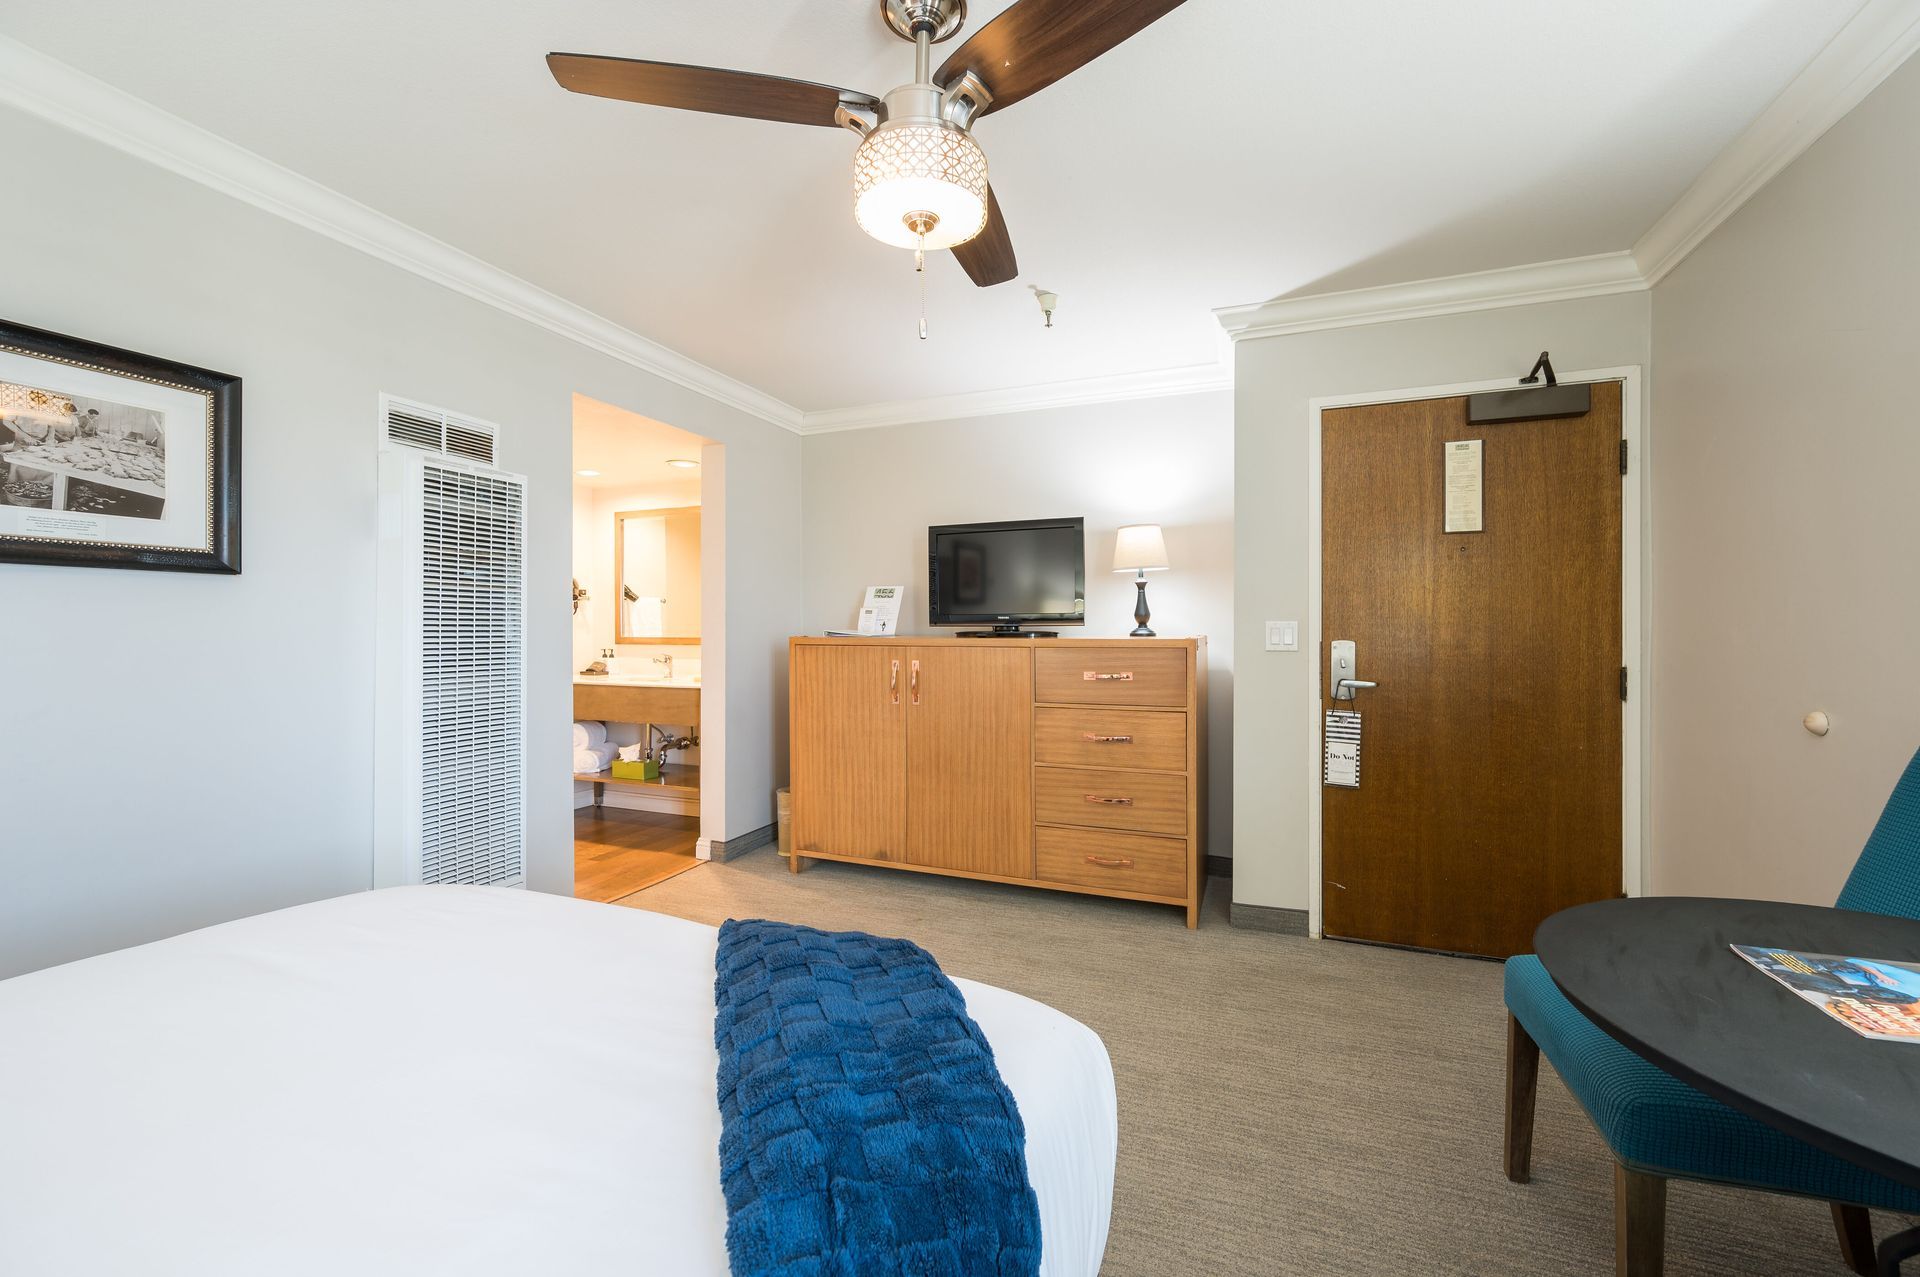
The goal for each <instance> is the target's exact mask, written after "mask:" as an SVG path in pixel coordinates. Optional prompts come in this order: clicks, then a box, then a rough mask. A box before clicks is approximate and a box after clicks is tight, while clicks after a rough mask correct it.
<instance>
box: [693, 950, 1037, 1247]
mask: <svg viewBox="0 0 1920 1277" xmlns="http://www.w3.org/2000/svg"><path fill="white" fill-rule="evenodd" d="M715 966H716V968H717V972H718V976H717V979H716V980H715V982H714V1004H715V1014H714V1026H713V1037H714V1043H715V1044H716V1045H717V1046H718V1047H719V1048H720V1078H719V1082H720V1117H721V1131H720V1178H721V1186H722V1187H723V1188H724V1189H725V1191H726V1198H727V1254H728V1257H729V1258H730V1259H731V1261H732V1266H733V1274H734V1277H878V1275H881V1274H889V1273H899V1274H911V1275H912V1277H974V1275H975V1274H981V1275H984V1274H992V1275H993V1277H1016V1275H1020V1274H1033V1273H1036V1272H1038V1271H1039V1267H1040V1208H1039V1203H1038V1202H1037V1201H1036V1199H1035V1198H1034V1195H1033V1188H1032V1186H1031V1185H1030V1184H1029V1183H1028V1182H1027V1155H1026V1128H1025V1127H1024V1126H1022V1125H1021V1122H1020V1112H1019V1109H1018V1108H1016V1107H1015V1105H1014V1101H1013V1094H1012V1092H1010V1091H1008V1090H1007V1087H1006V1084H1005V1083H1004V1082H1002V1081H1001V1080H1000V1071H999V1069H997V1068H996V1067H995V1066H994V1062H993V1050H992V1048H991V1047H989V1046H988V1045H987V1040H986V1038H985V1037H984V1036H983V1035H982V1034H981V1032H980V1026H978V1025H977V1024H975V1023H974V1022H973V1021H972V1020H971V1019H970V1018H968V1016H967V1008H966V1002H965V1000H964V999H963V998H962V997H961V996H960V991H959V990H958V989H956V988H954V986H953V982H952V981H951V980H948V979H947V977H946V976H945V975H944V974H943V973H942V972H941V970H940V967H939V964H938V963H936V962H934V960H933V957H932V956H931V955H930V954H928V953H927V951H926V950H924V949H922V948H920V947H919V946H918V945H916V944H912V943H910V942H909V941H906V940H889V939H884V938H881V937H879V936H870V935H866V934H863V933H861V932H857V931H842V932H831V931H815V930H814V929H813V928H811V927H797V926H793V925H790V924H788V923H782V922H766V921H760V920H754V921H747V922H740V921H729V922H728V923H727V924H726V925H725V926H723V927H721V928H720V951H719V954H718V957H717V958H716V960H715Z"/></svg>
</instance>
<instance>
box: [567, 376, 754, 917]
mask: <svg viewBox="0 0 1920 1277" xmlns="http://www.w3.org/2000/svg"><path fill="white" fill-rule="evenodd" d="M709 449H714V450H716V451H717V447H716V445H714V444H712V442H711V441H710V440H708V439H705V438H703V437H702V436H700V435H696V434H692V433H690V432H688V431H685V430H681V429H678V428H677V427H674V426H671V425H668V424H666V423H665V422H661V421H655V420H653V419H651V418H649V417H644V416H642V415H640V414H639V413H635V412H631V411H628V410H627V409H624V408H620V407H617V406H616V405H613V404H609V403H603V402H600V401H599V400H595V399H590V398H587V397H586V396H584V395H575V396H574V399H573V461H574V481H573V585H572V599H573V655H572V659H573V710H574V714H573V717H574V723H573V780H574V894H575V895H576V896H578V897H580V898H582V899H588V900H600V901H615V900H621V899H624V898H626V897H628V896H631V895H633V894H634V893H635V892H638V891H644V890H645V889H647V888H648V887H652V886H655V885H657V884H659V883H661V882H664V881H666V880H667V879H669V878H673V877H676V876H678V875H679V874H681V873H685V872H687V871H689V870H692V869H695V868H697V867H698V866H699V865H700V864H701V861H700V859H699V858H698V847H699V838H700V817H701V796H702V785H701V753H702V748H703V746H706V745H708V742H707V741H706V738H705V734H704V732H703V724H702V714H701V701H702V694H703V689H704V686H705V682H706V680H705V677H704V675H705V670H706V666H707V659H708V657H709V655H710V652H709V643H708V640H707V636H706V634H705V632H704V627H703V623H702V612H703V608H704V606H705V603H704V601H703V588H702V587H703V577H704V576H705V575H706V571H707V569H708V568H709V567H710V566H711V565H710V564H708V563H707V561H706V548H707V546H708V544H709V543H710V542H711V543H719V542H718V540H717V538H716V537H714V536H710V535H709V534H708V532H707V530H706V529H705V528H704V527H703V518H704V516H705V515H706V514H707V512H708V511H707V506H708V504H709V502H708V500H707V498H708V497H709V496H710V495H711V494H710V493H708V491H707V480H706V477H705V473H704V472H705V469H706V460H707V455H708V450H709ZM714 655H717V654H714Z"/></svg>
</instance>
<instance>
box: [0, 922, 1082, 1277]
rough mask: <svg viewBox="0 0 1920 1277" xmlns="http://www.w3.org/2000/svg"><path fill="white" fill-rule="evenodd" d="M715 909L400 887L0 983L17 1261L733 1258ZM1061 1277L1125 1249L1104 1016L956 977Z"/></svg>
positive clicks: (462, 1269) (201, 1265)
mask: <svg viewBox="0 0 1920 1277" xmlns="http://www.w3.org/2000/svg"><path fill="white" fill-rule="evenodd" d="M717 934H718V933H717V932H716V931H715V930H714V929H713V928H711V927H707V926H703V925H700V924H698V923H692V922H686V921H683V920H681V919H677V918H669V917H664V916H662V915H659V914H652V913H647V912H644V911H641V910H636V909H623V908H617V907H613V906H607V905H597V904H591V903H588V902H585V901H576V900H568V899H563V898H559V897H555V896H547V895H541V894H538V893H534V892H525V891H513V890H505V889H497V888H485V887H409V888H396V889H390V890H385V891H376V892H368V893H364V894H360V895H353V896H345V897H341V898H339V899H335V900H327V901H322V902H319V903H317V904H310V905H302V906H300V907H298V908H293V909H286V910H282V911H280V912H278V913H271V914H264V915H261V916H259V917H255V918H246V919H242V920H241V921H238V922H232V923H227V924H224V925H222V926H217V927H210V928H208V929H206V930H204V931H196V932H192V933H190V934H188V935H183V936H177V937H175V938H173V939H170V940H163V941H160V942H158V943H155V944H150V945H145V946H142V947H140V948H135V949H127V950H123V951H121V952H118V953H110V954H105V955H103V956H101V957H97V958H91V959H87V960H86V961H82V962H76V963H72V964H70V965H67V966H63V967H55V968H52V969H50V970H47V971H40V972H36V973H33V974H31V975H25V976H20V977H17V978H15V979H12V980H7V981H0V1097H4V1098H0V1272H5V1273H20V1274H40V1273H48V1274H52V1273H59V1274H62V1275H63V1277H94V1275H96V1274H126V1273H135V1272H138V1273H141V1274H149V1275H159V1274H187V1273H192V1274H195V1277H225V1275H227V1274H233V1275H239V1274H245V1275H246V1277H257V1275H258V1274H261V1273H274V1274H278V1275H283V1277H293V1275H296V1274H329V1275H334V1274H342V1273H353V1274H356V1275H358V1277H388V1275H392V1277H401V1275H403V1274H404V1275H406V1277H421V1275H424V1274H454V1273H458V1274H463V1275H472V1274H515V1275H516V1277H520V1275H524V1274H528V1273H536V1272H537V1273H551V1274H568V1275H571V1274H580V1275H587V1274H676V1275H677V1274H689V1275H699V1274H716V1275H719V1274H725V1273H726V1272H727V1254H726V1246H725V1240H724V1238H725V1229H726V1206H725V1203H724V1201H723V1200H722V1197H721V1192H720V1183H719V1160H718V1153H717V1142H718V1139H719V1134H720V1115H719V1110H718V1106H717V1103H716V1100H715V1089H714V1088H715V1083H714V1076H715V1069H716V1066H717V1062H718V1057H717V1055H716V1052H715V1048H714V1044H713V1017H714V1000H713V982H714V974H713V959H714V951H715V944H716V936H717ZM955 983H956V984H957V985H958V986H959V987H960V989H961V991H962V993H963V994H964V995H965V998H966V1001H967V1009H968V1011H969V1013H970V1014H971V1015H972V1016H973V1018H974V1020H975V1021H976V1022H977V1023H978V1024H979V1025H980V1028H981V1030H982V1031H983V1032H984V1033H985V1034H986V1036H987V1038H988V1039H989V1041H990V1042H991V1043H992V1045H993V1049H994V1053H995V1056H996V1058H997V1060H998V1063H999V1067H1000V1071H1001V1075H1002V1077H1003V1078H1004V1079H1005V1081H1006V1083H1007V1086H1008V1088H1009V1089H1010V1090H1011V1091H1012V1092H1013V1095H1014V1097H1015V1099H1016V1101H1017V1102H1018V1104H1019V1107H1020V1112H1021V1116H1022V1118H1023V1120H1024V1122H1025V1124H1026V1130H1027V1162H1028V1172H1029V1176H1030V1179H1031V1182H1032V1185H1033V1188H1034V1191H1035V1194H1036V1196H1037V1197H1038V1199H1039V1205H1040V1217H1041V1227H1042V1247H1043V1254H1044V1258H1043V1269H1042V1271H1043V1272H1045V1273H1046V1274H1048V1277H1090V1275H1091V1274H1093V1273H1095V1272H1097V1270H1098V1268H1099V1265H1100V1258H1101V1254H1102V1252H1103V1251H1104V1249H1105V1246H1106V1235H1107V1224H1108V1215H1109V1209H1110V1204H1111V1198H1112V1190H1113V1162H1114V1152H1115V1141H1116V1127H1115V1098H1114V1089H1113V1075H1112V1071H1111V1068H1110V1066H1109V1064H1108V1060H1107V1055H1106V1051H1105V1049H1104V1048H1103V1047H1102V1046H1101V1044H1100V1040H1099V1038H1097V1037H1096V1036H1095V1035H1094V1034H1093V1033H1092V1031H1090V1030H1089V1029H1087V1028H1086V1027H1085V1026H1084V1025H1082V1024H1080V1023H1079V1022H1077V1021H1075V1020H1072V1019H1069V1018H1068V1017H1067V1016H1064V1015H1062V1014H1060V1013H1059V1012H1057V1011H1054V1010H1052V1009H1051V1008H1049V1007H1046V1006H1043V1005H1041V1004H1040V1003H1037V1002H1034V1001H1031V1000H1029V999H1027V998H1024V997H1021V996H1020V995H1018V994H1015V993H1010V992H1007V991H1006V990H1003V989H997V988H994V987H992V986H989V985H983V984H976V983H973V982H971V981H968V980H955Z"/></svg>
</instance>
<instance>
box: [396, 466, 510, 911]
mask: <svg viewBox="0 0 1920 1277" xmlns="http://www.w3.org/2000/svg"><path fill="white" fill-rule="evenodd" d="M420 480H421V493H420V500H421V511H420V516H421V521H420V560H419V568H420V577H419V581H420V611H419V645H420V646H419V660H420V665H419V671H420V684H419V722H418V732H419V736H418V740H419V762H418V765H419V785H420V788H419V821H420V825H419V860H418V865H419V877H418V878H417V881H420V882H426V883H491V884H496V885H502V886H521V885H524V884H525V881H526V811H525V792H524V791H525V758H524V752H525V751H524V745H525V739H526V688H525V682H526V632H525V631H526V598H525V593H526V583H525V577H526V508H525V502H526V485H525V483H524V481H523V480H521V479H520V478H518V477H517V476H513V475H504V474H497V473H490V472H486V471H476V470H472V469H467V468H462V467H458V466H450V465H442V464H439V463H436V462H435V461H433V460H424V461H423V464H422V465H421V467H420Z"/></svg>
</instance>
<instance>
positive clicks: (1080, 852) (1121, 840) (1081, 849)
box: [1034, 828, 1187, 899]
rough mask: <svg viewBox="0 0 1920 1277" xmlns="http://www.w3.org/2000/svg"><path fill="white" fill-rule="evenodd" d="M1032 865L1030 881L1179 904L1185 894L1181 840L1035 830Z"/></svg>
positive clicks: (1184, 853) (1184, 852)
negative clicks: (1174, 900) (1176, 900)
mask: <svg viewBox="0 0 1920 1277" xmlns="http://www.w3.org/2000/svg"><path fill="white" fill-rule="evenodd" d="M1034 861H1035V863H1034V868H1035V870H1036V872H1035V874H1034V877H1036V878H1039V879H1041V880H1042V881H1045V882H1065V883H1072V884H1073V885H1074V886H1076V887H1102V888H1108V889H1111V890H1113V891H1137V892H1139V893H1141V894H1142V895H1148V896H1179V897H1181V898H1183V899H1184V898H1185V897H1186V894H1187V841H1186V839H1184V838H1149V837H1147V836H1146V835H1144V834H1109V833H1100V832H1098V831H1095V830H1092V829H1046V828H1041V829H1037V830H1035V831H1034Z"/></svg>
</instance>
